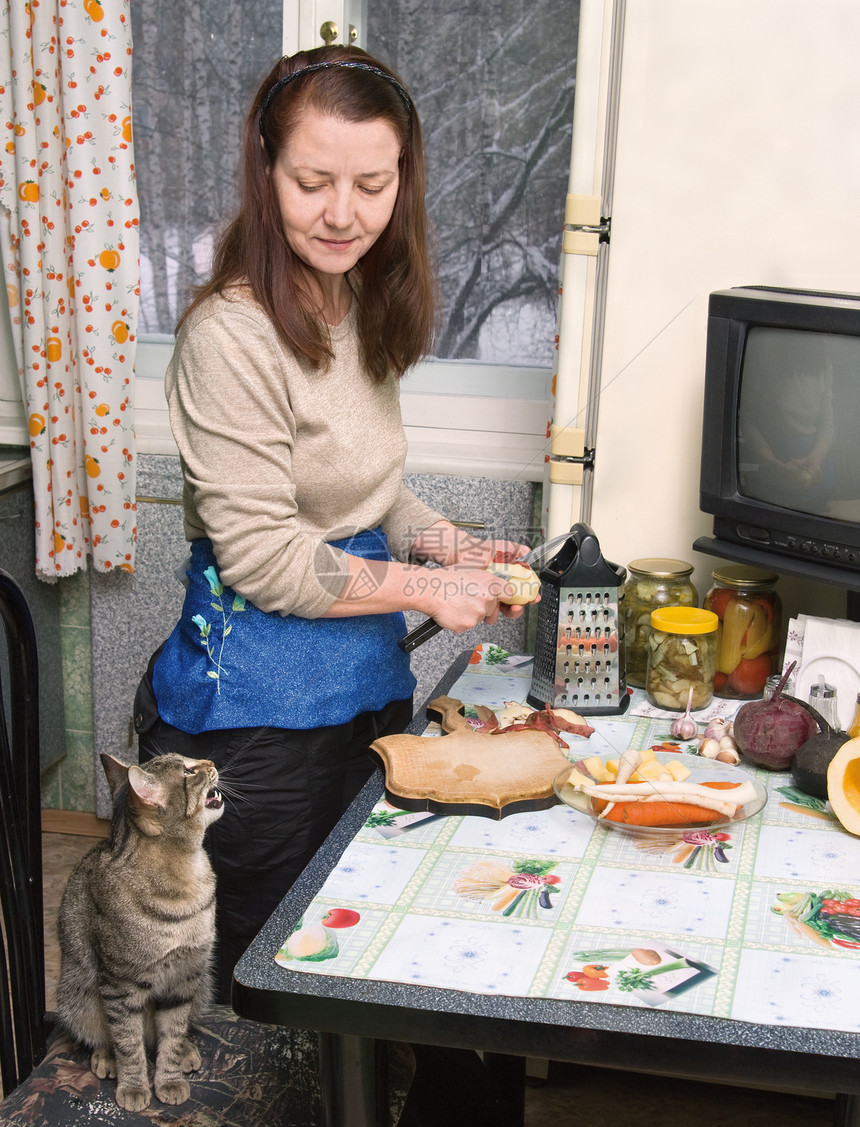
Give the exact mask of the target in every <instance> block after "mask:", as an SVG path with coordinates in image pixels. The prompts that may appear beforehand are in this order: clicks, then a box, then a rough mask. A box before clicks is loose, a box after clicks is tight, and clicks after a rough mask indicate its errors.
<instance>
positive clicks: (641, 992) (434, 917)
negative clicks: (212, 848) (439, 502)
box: [232, 645, 860, 1127]
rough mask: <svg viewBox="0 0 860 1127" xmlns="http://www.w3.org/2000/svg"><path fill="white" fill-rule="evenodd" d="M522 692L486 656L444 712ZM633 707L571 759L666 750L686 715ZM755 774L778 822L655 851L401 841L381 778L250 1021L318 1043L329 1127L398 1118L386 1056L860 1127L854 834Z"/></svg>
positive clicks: (303, 890)
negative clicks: (766, 1107) (740, 1089)
mask: <svg viewBox="0 0 860 1127" xmlns="http://www.w3.org/2000/svg"><path fill="white" fill-rule="evenodd" d="M528 684H529V682H528V663H527V661H526V660H525V659H518V658H516V657H515V656H513V655H505V654H503V653H502V654H499V653H498V651H496V650H495V647H492V646H486V645H485V646H481V647H477V649H476V650H475V651H474V652H473V651H470V652H467V653H465V654H463V655H461V657H460V658H459V659H458V661H457V662H455V663H454V665H453V666H452V667H451V669H450V670H449V671H448V673H447V675H446V676H445V677H444V678H443V679H442V681H441V682H440V684H439V685H438V686H437V689H436V691H435V692H434V694H432V695H433V696H436V695H443V694H450V695H454V696H455V697H458V698H459V699H461V700H463V701H464V703H465V704H467V705H469V704H471V705H474V704H481V703H483V704H487V705H489V706H490V707H494V708H498V707H500V706H501V704H502V702H503V701H504V700H506V699H519V700H524V699H525V698H524V692H525V691H527V690H528ZM637 692H638V694H639V698H641V696H642V694H641V691H637ZM510 694H514V695H513V696H511V695H510ZM470 698H471V699H470ZM633 700H634V704H633V705H631V708H630V709H629V710H628V712H627V713H625V714H624V715H623V716H619V717H608V718H600V719H596V718H594V717H589V719H590V721H591V723H592V724H593V725H594V727H595V729H596V730H595V733H594V734H593V735H592V736H591V737H590V738H589V739H587V740H586V739H583V738H581V737H572V738H571V740H570V742H571V750H570V758H571V759H579V758H584V757H586V756H588V755H591V754H594V753H601V752H603V753H605V752H606V751H607V750H609V751H612V750H615V751H618V750H623V749H624V748H625V747H627V746H637V747H640V748H641V747H645V746H652V743H651V742H653V741H654V740H655V739H656V740H658V741H659V742H662V740H663V739H665V738H666V737H667V736H668V727H669V723H668V720H665V719H659V718H656V719H655V718H653V717H651V718H649V717H648V716H641V715H637V711H641V708H639V709H637V707H636V705H635V702H636V701H637V697H636V695H635V694H634V698H633ZM646 711H647V709H646ZM425 726H426V721H425V720H424V719H423V718H422V717H420V716H419V717H416V720H415V721H414V722H413V730H414V731H416V732H420V731H422V730H423V729H424V728H425ZM441 738H444V737H441ZM649 741H651V742H649ZM694 746H695V745H693V744H691V745H689V746H687V747H686V748H681V749H680V754H681V755H683V754H685V752H686V753H689V752H690V751H691V750H692V747H694ZM756 774H757V775H758V777H759V778H764V780H765V781H766V783H767V786H768V792H769V800H768V804H767V806H766V807H765V808H764V810H763V811H762V813H760V814H758V815H755V816H754V817H753V818H751V819H749V820H748V821H747V822H745V823H743V824H742V825H739V826H737V827H735V826H732V827H731V829H732V832H731V833H730V834H722V835H717V834H705V835H704V836H703V837H701V838H698V839H696V838H693V839H690V840H684V839H683V835H681V834H680V833H679V835H678V839H677V840H675V841H670V842H669V843H668V844H667V843H663V844H659V843H658V845H657V846H656V848H655V846H654V842H653V841H651V842H648V841H644V840H640V839H636V838H631V837H629V836H627V835H623V834H618V833H614V832H613V831H612V830H609V829H607V828H605V827H604V826H597V825H595V823H594V821H593V820H592V819H590V818H588V817H587V816H586V815H584V814H582V813H579V812H578V811H575V810H572V809H570V808H568V807H567V806H563V805H558V806H554V807H551V808H549V809H546V810H542V811H536V812H534V813H527V814H522V813H520V814H513V815H510V816H508V817H506V818H504V819H502V820H501V821H495V820H492V819H489V818H485V817H475V816H472V817H450V818H442V817H427V818H425V819H423V820H421V819H417V820H415V819H412V822H413V824H412V825H411V827H410V828H404V827H405V825H406V824H407V823H409V822H410V819H409V818H404V817H403V815H402V814H401V815H398V814H397V812H396V810H392V809H391V808H390V807H389V806H387V805H386V804H384V803H382V802H380V798H381V794H382V789H383V778H382V774H381V772H377V774H376V775H375V776H374V777H373V778H372V779H371V780H370V781H369V782H368V784H367V785H366V786H365V787H364V789H363V790H362V792H361V793H360V794H359V796H358V797H357V798H356V799H355V801H354V802H353V804H352V806H351V807H350V809H349V810H348V811H347V812H346V814H345V815H344V817H343V818H342V819H341V821H340V823H339V824H338V825H337V827H336V828H335V830H334V831H333V832H332V834H331V835H330V837H329V838H328V840H327V841H326V842H325V844H324V845H323V847H322V848H321V849H320V850H319V852H318V853H317V854H316V856H315V857H314V858H313V860H312V861H311V863H310V864H309V866H308V867H307V869H306V870H305V872H304V873H303V874H302V876H301V878H300V879H299V881H298V882H297V883H296V884H295V885H294V887H293V888H292V889H291V890H290V892H289V893H288V894H287V896H286V897H285V898H284V900H283V901H282V903H281V904H280V906H279V908H278V909H277V911H276V912H275V913H274V914H273V915H272V917H271V918H270V919H269V920H268V922H267V923H266V924H265V925H264V927H263V928H262V930H261V931H260V933H259V935H258V937H257V938H256V940H255V941H254V943H253V944H252V946H251V947H250V948H249V949H248V951H247V952H246V953H245V955H244V956H243V957H242V959H241V960H240V962H239V964H238V965H237V967H236V970H235V975H234V983H233V994H232V997H233V1006H234V1008H235V1009H236V1011H237V1013H239V1014H241V1015H242V1016H244V1017H248V1018H253V1019H256V1020H258V1021H262V1022H270V1023H274V1024H285V1025H292V1026H295V1027H298V1028H305V1029H312V1030H316V1031H319V1032H320V1034H321V1039H320V1044H321V1079H322V1083H323V1100H324V1108H325V1115H326V1124H327V1125H329V1127H331V1125H334V1124H337V1125H338V1127H365V1125H370V1124H381V1123H384V1122H385V1110H384V1104H385V1100H384V1099H381V1098H380V1093H379V1091H378V1090H377V1067H376V1065H377V1057H378V1054H376V1053H375V1046H376V1045H377V1043H379V1042H381V1041H406V1042H412V1043H415V1042H422V1043H427V1044H436V1045H442V1046H454V1047H460V1048H471V1049H477V1050H481V1051H483V1052H484V1053H485V1054H489V1056H488V1057H487V1058H486V1059H488V1060H489V1061H490V1062H491V1064H498V1063H499V1061H503V1062H506V1063H507V1065H508V1067H507V1068H502V1069H499V1070H498V1075H499V1076H500V1077H502V1078H504V1077H507V1078H508V1080H510V1078H511V1077H516V1076H517V1075H521V1073H522V1061H523V1059H524V1058H525V1057H533V1058H534V1057H536V1058H545V1059H549V1060H558V1061H567V1062H578V1063H582V1064H587V1063H594V1064H599V1065H601V1066H603V1067H610V1068H623V1069H629V1070H634V1071H639V1072H650V1073H660V1074H664V1075H666V1076H670V1077H671V1076H676V1077H685V1078H691V1079H699V1080H706V1081H718V1082H726V1083H741V1084H742V1083H751V1084H757V1085H763V1086H765V1087H768V1088H772V1089H782V1090H798V1091H799V1090H805V1091H811V1092H818V1093H822V1094H825V1093H836V1099H835V1102H834V1123H835V1124H837V1125H838V1127H860V946H858V945H854V944H853V943H852V942H851V940H852V938H853V932H852V931H851V928H852V927H855V926H860V923H858V924H857V925H855V924H853V923H851V921H850V920H849V923H848V924H846V925H845V928H844V929H843V931H839V930H838V929H836V930H835V929H834V928H833V927H832V926H830V927H829V929H828V925H827V920H828V918H829V919H830V920H831V923H832V920H833V919H834V918H838V919H847V918H848V914H849V913H850V914H853V912H854V911H855V910H856V905H860V883H858V881H860V839H857V838H855V837H853V836H852V835H850V834H847V833H846V832H845V831H844V830H843V829H842V828H841V827H840V826H839V825H838V823H836V822H835V820H834V819H833V818H832V816H831V815H829V814H828V812H827V810H826V809H822V806H823V804H820V803H818V804H816V802H815V801H814V800H813V801H811V802H807V803H805V802H804V801H803V796H801V795H798V794H797V793H796V792H793V791H792V789H791V779H790V777H789V776H786V775H776V774H773V773H770V772H764V771H758V772H756ZM506 872H510V873H511V874H513V875H517V874H523V873H530V874H532V876H533V877H534V875H535V874H538V877H539V879H533V880H531V881H528V880H527V881H525V882H522V881H519V882H518V881H517V880H513V881H512V882H511V884H510V886H508V885H506V882H505V881H504V880H503V879H502V878H504V877H505V874H506ZM493 882H495V884H494V883H493ZM518 883H519V884H520V885H521V886H523V887H521V889H520V891H522V892H523V895H522V896H519V898H517V897H514V899H511V898H510V896H509V895H508V893H509V889H516V888H517V885H518ZM490 886H492V887H490ZM476 889H477V891H476ZM503 904H504V908H503V907H502V905H503ZM834 904H835V908H834V907H833V905H834ZM827 905H830V907H829V908H826V906H827ZM837 909H838V910H839V911H840V912H841V913H843V914H841V915H840V916H838V917H832V916H831V917H827V915H826V911H835V910H837ZM329 912H334V916H329V917H328V920H329V923H332V922H334V923H337V924H338V925H340V926H337V927H328V928H326V929H322V930H321V929H320V927H319V924H320V922H321V920H322V918H323V916H324V915H326V913H329ZM858 921H860V916H858ZM299 928H304V929H306V930H305V931H304V932H303V933H302V934H303V935H304V936H308V937H310V942H309V943H308V944H306V945H304V946H302V945H297V944H296V942H295V941H294V943H293V944H292V945H291V948H292V950H291V951H290V950H288V948H287V941H288V939H289V938H290V936H291V935H293V933H294V932H297V931H298V929H299ZM314 928H315V929H316V931H314ZM323 933H325V940H324V946H323V947H320V944H319V943H317V942H315V940H314V936H315V935H316V936H320V935H323ZM834 937H835V938H834ZM643 958H645V960H646V962H645V965H644V966H643V965H640V964H641V960H642V959H643ZM637 960H639V961H638V962H637ZM655 960H656V963H657V965H656V966H649V965H648V964H649V963H651V964H653V963H654V962H655ZM663 967H665V968H666V969H665V971H663V970H662V969H661V968H663ZM673 968H674V969H673ZM678 968H680V969H678ZM649 970H653V971H654V974H652V975H649V974H648V973H647V972H648V971H649ZM631 972H632V974H631ZM655 976H658V977H655ZM660 976H661V977H660ZM594 983H597V985H592V984H594ZM512 1091H514V1092H516V1086H515V1085H514V1086H513V1088H512Z"/></svg>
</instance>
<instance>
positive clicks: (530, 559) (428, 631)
mask: <svg viewBox="0 0 860 1127" xmlns="http://www.w3.org/2000/svg"><path fill="white" fill-rule="evenodd" d="M569 536H570V533H569V532H563V533H562V534H561V536H554V537H553V538H552V540H546V541H544V543H543V544H538V546H537V547H536V548H532V550H531V551H530V552H527V553H526V554H525V555H524V556H522V557H521V558H520V559H518V560H514V561H512V562H513V563H519V564H525V565H526V567H531V566H532V564H534V563H542V562H543V560H545V559H546V557H547V556H549V555H550V554H551V553H552V552H554V551H555V550H556V549H557V548H560V547H561V546H562V544H564V542H565V541H566V540H567V539H568V537H569ZM442 629H443V627H441V626H440V625H439V623H438V622H437V621H436V620H435V618H425V619H424V621H423V622H422V623H421V624H420V626H416V627H415V629H414V630H410V631H409V633H408V634H404V635H403V637H402V638H401V639H400V641H399V642H398V643H397V644H398V645H399V646H400V648H401V649H402V650H403V652H404V653H412V651H413V650H414V649H417V647H418V646H420V645H423V643H424V642H426V641H428V639H430V638H432V637H433V636H434V635H435V634H438V633H439V631H440V630H442Z"/></svg>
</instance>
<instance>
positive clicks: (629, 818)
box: [594, 801, 725, 826]
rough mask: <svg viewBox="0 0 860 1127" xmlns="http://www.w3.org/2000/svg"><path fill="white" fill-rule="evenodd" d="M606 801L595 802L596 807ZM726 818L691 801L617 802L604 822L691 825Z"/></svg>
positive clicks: (601, 807) (635, 824) (603, 804)
mask: <svg viewBox="0 0 860 1127" xmlns="http://www.w3.org/2000/svg"><path fill="white" fill-rule="evenodd" d="M605 805H606V803H605V802H604V803H600V806H599V807H598V803H597V801H595V802H594V806H595V809H601V810H602V809H603V807H604V806H605ZM723 818H725V815H724V814H720V813H719V812H718V811H717V810H708V809H706V808H705V807H704V806H694V805H693V804H692V803H690V802H616V803H615V805H614V806H613V807H612V809H611V810H610V811H609V813H608V814H606V815H604V817H603V818H602V819H601V820H602V821H604V822H620V823H621V824H622V825H627V826H689V825H702V824H706V823H708V822H719V821H722V819H723Z"/></svg>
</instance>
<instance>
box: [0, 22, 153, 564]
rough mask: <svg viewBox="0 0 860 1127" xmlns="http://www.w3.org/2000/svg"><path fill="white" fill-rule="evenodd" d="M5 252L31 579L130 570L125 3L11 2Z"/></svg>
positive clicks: (1, 57)
mask: <svg viewBox="0 0 860 1127" xmlns="http://www.w3.org/2000/svg"><path fill="white" fill-rule="evenodd" d="M0 36H2V40H3V42H2V44H0V123H2V125H3V127H4V134H5V136H4V137H3V139H2V141H0V252H2V260H3V267H4V272H5V275H6V283H7V288H8V292H9V305H10V310H11V314H12V321H13V337H14V339H15V349H16V355H17V360H18V373H19V377H20V380H21V388H22V394H23V398H24V404H25V407H26V411H27V417H28V419H29V427H30V447H31V455H32V463H33V488H34V493H35V505H36V571H37V573H38V574H39V575H40V576H42V577H43V578H52V577H58V576H64V575H71V574H72V573H73V572H75V571H78V570H79V569H81V568H85V567H86V566H87V557H88V556H91V558H92V563H93V566H94V567H95V568H96V570H98V571H103V572H109V571H114V570H116V569H117V568H122V569H124V570H126V571H131V570H133V567H134V545H135V541H136V519H135V518H136V512H135V460H134V459H135V455H134V422H133V398H132V396H133V388H134V379H133V377H134V351H135V348H134V342H135V339H136V331H137V315H138V295H139V274H138V204H137V193H136V191H135V182H134V157H133V150H132V141H131V52H132V40H131V17H130V12H129V0H26V2H24V0H7V2H6V3H5V4H4V5H3V12H2V24H0Z"/></svg>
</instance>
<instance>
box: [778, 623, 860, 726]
mask: <svg viewBox="0 0 860 1127" xmlns="http://www.w3.org/2000/svg"><path fill="white" fill-rule="evenodd" d="M792 661H796V662H797V665H796V666H795V668H794V672H793V673H792V677H793V678H794V695H795V696H796V697H798V698H799V699H800V700H804V701H808V700H809V690H810V688H811V686H812V685H814V684H816V683H817V682H818V678H819V676H821V677H823V678H824V680H825V681H826V682H827V684H828V685H832V686H833V687H834V688H835V689H836V709H837V712H838V713H839V724H840V727H842V728H847V727H848V725H849V724H850V723H851V721H852V720H853V719H854V711H855V708H856V706H857V694H858V693H860V623H858V622H851V621H849V620H848V619H845V618H814V617H813V616H811V615H806V614H800V615H798V616H797V618H796V619H795V618H793V619H792V620H791V621H790V622H789V625H788V634H787V638H786V644H785V662H784V664H783V669H785V668H786V666H787V665H789V663H790V662H792Z"/></svg>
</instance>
